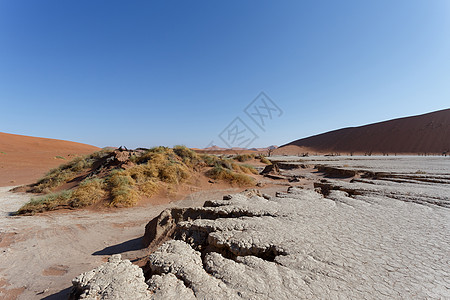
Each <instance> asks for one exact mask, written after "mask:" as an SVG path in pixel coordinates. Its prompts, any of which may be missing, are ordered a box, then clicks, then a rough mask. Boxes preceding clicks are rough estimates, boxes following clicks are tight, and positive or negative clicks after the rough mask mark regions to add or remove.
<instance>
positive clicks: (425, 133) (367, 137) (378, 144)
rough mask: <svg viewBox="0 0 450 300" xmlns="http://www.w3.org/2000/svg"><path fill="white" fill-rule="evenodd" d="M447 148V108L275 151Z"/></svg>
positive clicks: (436, 151) (414, 151)
mask: <svg viewBox="0 0 450 300" xmlns="http://www.w3.org/2000/svg"><path fill="white" fill-rule="evenodd" d="M449 150H450V109H445V110H440V111H436V112H431V113H427V114H423V115H418V116H412V117H405V118H399V119H394V120H389V121H384V122H379V123H374V124H369V125H365V126H359V127H349V128H343V129H338V130H334V131H330V132H326V133H322V134H318V135H314V136H311V137H307V138H303V139H299V140H296V141H293V142H291V143H288V144H286V145H283V146H281V147H280V148H278V149H277V150H275V152H274V153H276V154H290V155H292V154H295V155H297V154H300V153H304V152H309V153H310V154H311V153H331V152H339V153H341V154H348V153H351V152H353V153H354V154H364V153H368V152H372V154H383V153H390V154H392V153H397V154H424V153H428V154H442V153H443V152H445V151H447V153H448V152H449Z"/></svg>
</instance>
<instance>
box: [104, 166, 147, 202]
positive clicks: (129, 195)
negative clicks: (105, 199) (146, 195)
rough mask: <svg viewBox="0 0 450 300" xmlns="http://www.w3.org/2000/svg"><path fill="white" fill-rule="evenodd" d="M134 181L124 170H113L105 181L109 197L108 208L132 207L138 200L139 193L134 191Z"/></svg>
mask: <svg viewBox="0 0 450 300" xmlns="http://www.w3.org/2000/svg"><path fill="white" fill-rule="evenodd" d="M135 183H136V181H135V180H134V179H133V178H132V177H131V176H130V175H128V174H127V172H126V171H125V170H115V171H113V172H112V174H111V175H110V176H109V177H108V179H107V184H108V189H109V191H110V195H111V202H110V203H109V205H110V206H115V207H121V206H132V205H134V204H136V202H137V201H138V200H139V198H140V197H139V193H138V192H137V191H136V190H135V189H134V185H135Z"/></svg>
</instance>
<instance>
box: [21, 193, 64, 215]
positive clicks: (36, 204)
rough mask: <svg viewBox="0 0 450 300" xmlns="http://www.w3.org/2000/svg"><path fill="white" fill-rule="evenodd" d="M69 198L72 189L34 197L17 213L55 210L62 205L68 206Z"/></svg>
mask: <svg viewBox="0 0 450 300" xmlns="http://www.w3.org/2000/svg"><path fill="white" fill-rule="evenodd" d="M71 199H72V191H61V192H58V193H51V194H48V195H45V196H40V197H36V198H33V199H31V200H30V201H29V202H28V203H26V204H25V205H23V206H22V207H21V208H20V209H19V210H18V211H17V214H35V213H38V212H44V211H48V210H55V209H58V208H61V207H64V206H69V203H70V200H71Z"/></svg>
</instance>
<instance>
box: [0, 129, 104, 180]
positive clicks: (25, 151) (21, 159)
mask: <svg viewBox="0 0 450 300" xmlns="http://www.w3.org/2000/svg"><path fill="white" fill-rule="evenodd" d="M99 149H100V148H97V147H94V146H90V145H86V144H81V143H75V142H69V141H62V140H55V139H46V138H37V137H30V136H23V135H15V134H9V133H2V132H0V186H10V185H20V184H29V183H32V182H35V181H36V180H37V179H38V178H39V177H41V176H42V175H44V174H45V173H46V172H48V171H49V170H50V169H51V168H54V167H57V166H59V165H60V164H62V163H64V162H67V161H69V160H71V159H72V158H74V157H75V156H77V155H80V154H88V153H92V152H94V151H98V150H99Z"/></svg>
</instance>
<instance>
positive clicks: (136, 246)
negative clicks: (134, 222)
mask: <svg viewBox="0 0 450 300" xmlns="http://www.w3.org/2000/svg"><path fill="white" fill-rule="evenodd" d="M143 248H144V246H143V245H142V237H138V238H135V239H132V240H129V241H126V242H123V243H120V244H117V245H113V246H109V247H106V248H104V249H103V250H99V251H96V252H94V253H92V255H113V254H121V253H124V252H129V251H136V250H141V249H143Z"/></svg>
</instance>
